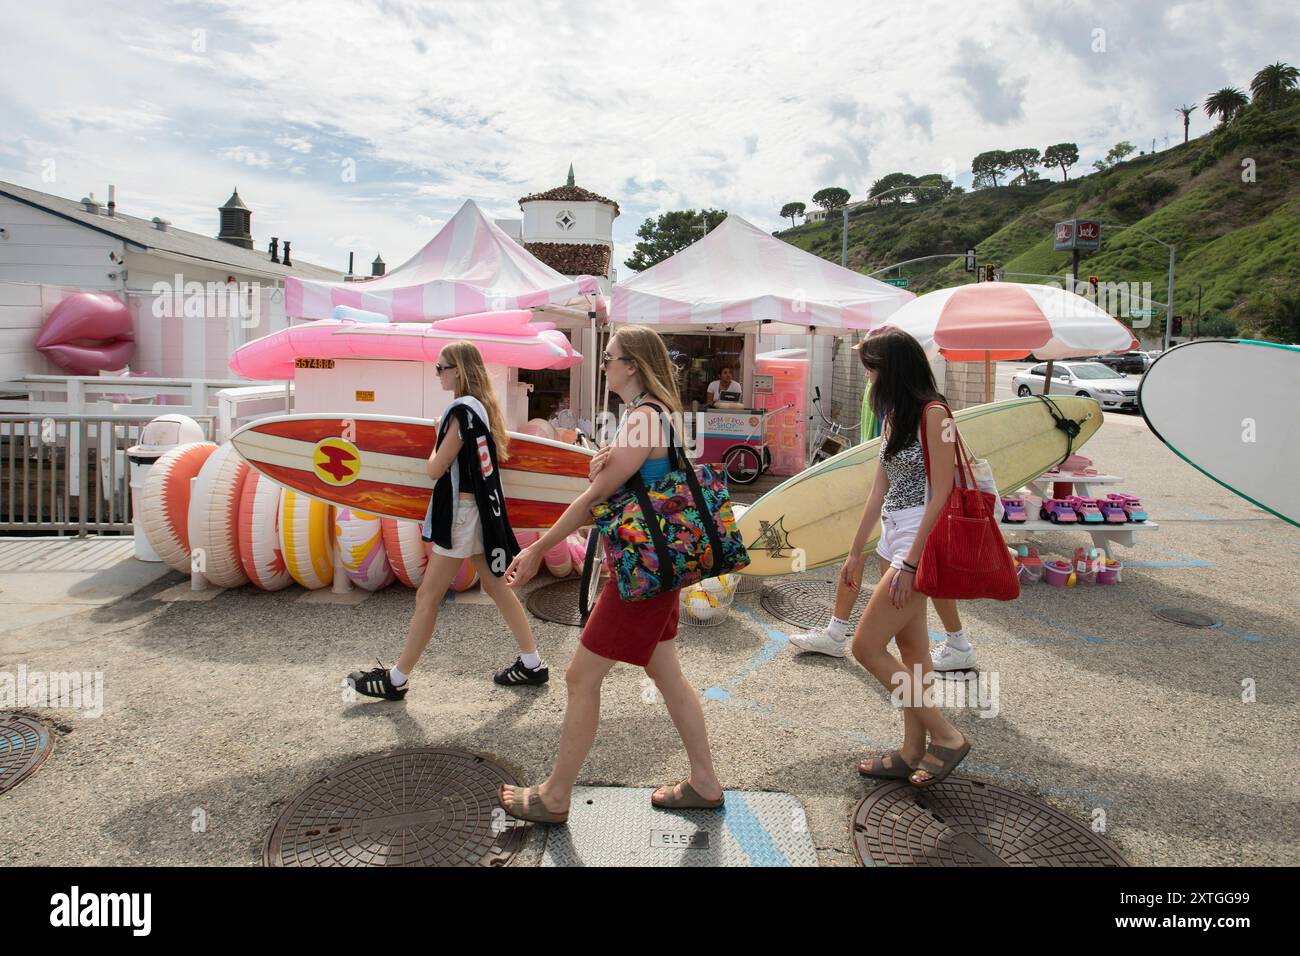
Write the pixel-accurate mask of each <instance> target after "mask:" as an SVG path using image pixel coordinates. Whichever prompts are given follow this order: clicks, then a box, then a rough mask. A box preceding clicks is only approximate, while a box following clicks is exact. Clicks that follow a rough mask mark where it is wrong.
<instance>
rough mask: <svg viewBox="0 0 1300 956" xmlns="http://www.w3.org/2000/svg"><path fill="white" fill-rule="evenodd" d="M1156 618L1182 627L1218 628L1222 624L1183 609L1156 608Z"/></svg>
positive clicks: (1205, 615)
mask: <svg viewBox="0 0 1300 956" xmlns="http://www.w3.org/2000/svg"><path fill="white" fill-rule="evenodd" d="M1156 617H1158V618H1160V619H1161V620H1164V621H1172V622H1173V623H1174V624H1181V625H1183V626H1184V627H1218V626H1219V625H1220V624H1222V623H1223V622H1222V621H1220V620H1218V619H1217V618H1213V617H1210V615H1208V614H1202V613H1201V612H1200V611H1193V610H1191V609H1190V608H1185V607H1158V608H1156Z"/></svg>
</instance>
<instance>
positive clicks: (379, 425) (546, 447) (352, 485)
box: [230, 414, 593, 530]
mask: <svg viewBox="0 0 1300 956" xmlns="http://www.w3.org/2000/svg"><path fill="white" fill-rule="evenodd" d="M437 439H438V425H437V423H436V422H430V421H428V420H427V419H421V418H400V417H397V416H390V415H371V416H362V415H350V416H345V415H317V414H301V415H282V416H277V417H275V418H263V419H259V420H258V421H255V422H252V423H250V424H248V425H245V426H244V427H243V428H240V429H239V430H238V431H237V432H235V433H234V434H233V435H232V436H231V437H230V441H231V443H232V444H233V445H234V446H235V450H236V451H238V452H239V454H240V455H242V456H243V458H244V460H245V461H247V462H248V464H249V465H250V466H252V467H253V468H255V469H256V470H257V471H259V472H260V473H261V474H263V475H265V476H266V477H268V478H270V479H271V480H272V481H275V482H278V483H279V484H281V485H284V486H286V487H288V488H292V489H293V490H294V491H298V492H301V493H302V494H305V495H310V496H311V497H313V498H319V499H320V500H322V501H328V502H329V503H330V504H334V505H341V506H343V507H347V508H355V509H357V510H359V511H368V512H370V513H371V514H378V515H384V516H386V517H389V518H404V519H407V520H412V521H423V520H424V514H425V511H426V510H427V509H428V507H429V495H430V494H431V493H432V492H433V482H432V481H431V480H430V479H429V474H428V471H427V462H428V460H429V455H430V454H431V453H432V451H433V448H434V445H435V444H436V443H437ZM592 455H593V452H591V451H589V450H587V449H585V448H579V447H578V446H576V445H566V444H564V443H562V442H557V441H552V440H550V439H547V438H538V437H536V436H533V435H521V434H518V433H516V432H511V433H510V457H509V458H508V459H507V460H505V461H503V462H500V466H501V486H502V490H504V492H505V496H506V508H507V510H508V513H509V516H510V524H511V526H512V527H514V528H516V529H521V530H522V529H530V528H536V529H545V528H549V527H550V526H551V525H552V524H554V523H555V521H556V519H558V518H559V517H560V515H562V514H563V513H564V510H565V509H566V508H567V507H568V506H569V505H570V504H571V503H572V502H573V500H574V499H575V498H577V497H578V495H580V494H582V492H583V491H585V490H586V488H587V485H588V483H589V482H588V478H587V472H588V470H589V467H590V464H591V458H592Z"/></svg>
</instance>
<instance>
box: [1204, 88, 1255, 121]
mask: <svg viewBox="0 0 1300 956" xmlns="http://www.w3.org/2000/svg"><path fill="white" fill-rule="evenodd" d="M1248 105H1250V100H1249V99H1247V98H1246V94H1245V93H1243V92H1241V90H1239V89H1237V88H1236V87H1234V86H1225V87H1224V88H1223V89H1221V90H1219V91H1218V92H1216V93H1211V94H1210V95H1209V96H1208V97H1206V100H1205V107H1204V109H1205V115H1206V116H1217V117H1219V125H1220V126H1223V125H1226V124H1228V123H1231V122H1232V121H1233V120H1235V119H1236V118H1237V114H1239V113H1240V112H1241V111H1242V110H1244V109H1245V108H1246V107H1247V106H1248Z"/></svg>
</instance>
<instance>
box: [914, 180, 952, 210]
mask: <svg viewBox="0 0 1300 956" xmlns="http://www.w3.org/2000/svg"><path fill="white" fill-rule="evenodd" d="M951 193H952V180H951V179H948V178H947V177H945V176H944V174H943V173H926V174H925V175H924V176H918V177H917V179H916V189H915V191H914V192H913V193H912V195H913V196H914V197H915V198H916V201H917V202H918V203H928V202H938V201H939V200H940V199H943V198H944V197H945V196H947V195H949V194H951Z"/></svg>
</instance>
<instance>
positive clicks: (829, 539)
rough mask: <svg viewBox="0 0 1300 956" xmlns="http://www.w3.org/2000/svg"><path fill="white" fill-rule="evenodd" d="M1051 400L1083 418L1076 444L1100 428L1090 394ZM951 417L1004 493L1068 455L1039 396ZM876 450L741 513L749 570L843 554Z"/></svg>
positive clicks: (874, 446)
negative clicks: (986, 461) (988, 467)
mask: <svg viewBox="0 0 1300 956" xmlns="http://www.w3.org/2000/svg"><path fill="white" fill-rule="evenodd" d="M1047 400H1048V401H1050V402H1052V404H1053V406H1054V407H1055V408H1056V412H1057V414H1058V415H1060V416H1061V417H1062V418H1064V419H1068V420H1070V421H1073V422H1076V423H1077V424H1078V426H1079V433H1078V435H1077V436H1076V437H1075V439H1074V444H1073V446H1072V449H1073V450H1074V451H1077V450H1078V449H1079V447H1080V446H1081V445H1082V444H1083V443H1084V442H1086V441H1087V440H1088V439H1089V438H1091V437H1092V436H1093V435H1094V434H1095V433H1096V431H1097V429H1098V428H1100V427H1101V423H1102V414H1101V407H1100V406H1099V405H1098V404H1097V402H1095V401H1094V400H1093V399H1091V398H1083V397H1079V396H1074V395H1062V396H1059V397H1058V396H1056V395H1050V396H1048V398H1047ZM954 417H955V418H956V420H957V427H958V428H959V429H960V431H961V437H962V441H964V442H965V443H966V447H967V448H969V449H970V451H971V453H972V454H973V455H975V456H976V457H978V458H985V459H987V460H988V463H989V466H990V467H991V468H992V469H993V478H994V480H995V481H996V482H997V485H998V490H999V491H1000V492H1002V493H1003V494H1006V493H1008V492H1012V491H1015V490H1016V489H1018V488H1020V487H1021V486H1022V485H1024V484H1025V483H1026V482H1028V481H1031V480H1033V479H1034V478H1037V477H1038V476H1039V475H1041V474H1042V473H1043V472H1044V471H1046V470H1047V469H1048V468H1051V467H1052V466H1053V465H1055V464H1056V463H1057V462H1059V461H1060V460H1061V459H1062V458H1064V457H1065V454H1066V449H1067V437H1066V433H1065V431H1064V430H1063V429H1061V428H1058V427H1057V422H1056V418H1055V417H1053V415H1052V412H1051V410H1049V409H1048V407H1047V406H1046V404H1045V403H1044V401H1043V400H1041V399H1039V398H1017V399H1013V400H1011V401H1007V402H994V403H992V404H989V405H977V406H975V407H974V408H963V409H961V410H960V411H958V412H957V413H956V414H955V416H954ZM879 451H880V439H879V438H875V439H872V440H871V441H869V442H867V443H865V444H863V445H857V446H856V447H854V448H850V449H848V450H847V451H843V452H841V453H840V454H838V455H836V456H835V457H834V458H828V459H826V460H825V461H823V462H819V463H818V464H816V465H814V466H812V467H811V468H808V469H806V470H804V471H802V472H800V473H799V474H797V475H795V476H794V477H792V478H790V479H789V480H788V481H785V482H782V483H781V484H779V485H777V486H776V487H775V488H773V489H772V490H771V491H769V492H768V493H767V494H765V495H763V497H761V498H759V499H758V500H757V501H756V502H754V503H753V505H751V506H750V507H749V508H748V509H747V510H746V511H745V513H744V515H742V516H741V518H740V531H741V534H742V535H743V536H744V540H745V547H746V548H747V549H748V550H749V559H750V564H749V567H747V568H745V572H744V573H745V574H750V575H755V576H768V575H776V574H791V573H792V572H794V571H795V570H796V565H795V561H796V559H801V564H802V568H803V569H807V568H817V567H822V566H823V565H827V564H834V563H836V562H839V561H843V560H844V557H845V555H847V554H848V553H849V547H850V546H851V545H852V544H853V536H854V534H856V533H857V530H858V521H859V520H860V519H861V517H862V507H863V505H864V504H866V500H867V494H868V493H869V492H870V491H871V484H872V482H873V481H875V477H876V464H877V459H876V456H877V455H878V454H879ZM879 536H880V526H879V525H877V526H876V528H875V529H874V530H873V531H872V533H871V540H870V541H868V542H867V550H868V551H871V550H874V549H875V546H876V539H877V538H878V537H879ZM799 549H802V554H800V550H799Z"/></svg>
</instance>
